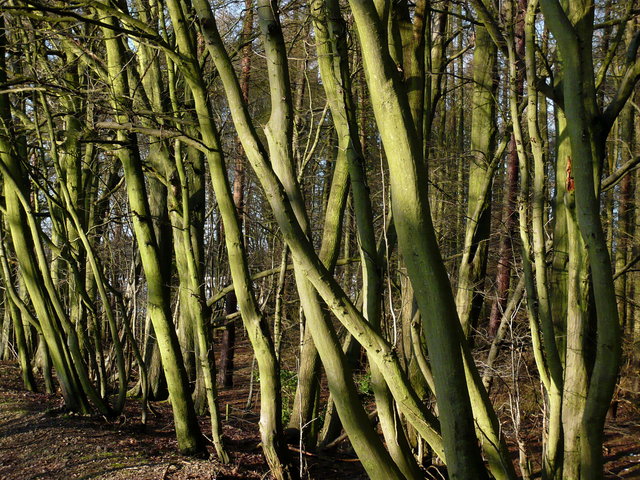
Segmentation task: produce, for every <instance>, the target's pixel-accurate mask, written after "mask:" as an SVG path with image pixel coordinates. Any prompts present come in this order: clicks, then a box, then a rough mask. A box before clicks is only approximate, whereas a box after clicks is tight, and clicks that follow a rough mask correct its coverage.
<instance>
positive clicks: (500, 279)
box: [488, 0, 527, 339]
mask: <svg viewBox="0 0 640 480" xmlns="http://www.w3.org/2000/svg"><path fill="white" fill-rule="evenodd" d="M526 10H527V0H518V12H517V14H516V28H515V36H516V39H515V40H516V55H517V56H518V70H517V72H518V73H517V75H518V76H517V78H516V88H517V89H518V97H521V96H522V89H523V78H524V76H523V72H524V65H523V62H522V58H523V56H524V14H525V12H526ZM517 189H518V154H517V152H516V142H515V138H514V136H513V134H511V141H510V142H509V152H508V157H507V178H506V193H505V202H504V207H503V209H502V224H503V225H504V233H503V234H502V236H501V238H500V247H499V251H498V265H497V273H496V288H497V292H496V298H495V300H494V301H493V305H492V306H491V315H490V317H489V331H488V334H489V339H493V337H495V335H496V332H497V331H498V327H499V326H500V320H501V319H502V312H504V309H505V307H506V305H507V299H508V296H509V286H510V284H511V259H512V257H513V245H512V244H511V239H512V238H513V236H514V233H515V232H514V229H515V225H516V213H515V211H516V199H517V195H518V190H517Z"/></svg>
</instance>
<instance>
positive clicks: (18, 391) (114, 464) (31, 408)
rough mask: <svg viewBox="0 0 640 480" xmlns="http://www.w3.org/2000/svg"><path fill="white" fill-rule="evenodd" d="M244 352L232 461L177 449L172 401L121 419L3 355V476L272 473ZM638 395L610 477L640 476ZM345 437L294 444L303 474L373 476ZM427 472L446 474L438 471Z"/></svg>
mask: <svg viewBox="0 0 640 480" xmlns="http://www.w3.org/2000/svg"><path fill="white" fill-rule="evenodd" d="M243 357H244V358H243ZM243 357H242V356H241V357H240V359H242V360H243V361H241V362H238V366H240V367H241V368H239V369H238V374H237V377H236V385H238V386H237V387H236V388H232V389H226V390H222V391H221V392H220V407H221V410H222V416H223V425H224V427H223V430H224V436H225V440H226V444H227V446H228V449H229V451H230V454H231V463H230V464H228V465H221V464H220V463H219V462H218V461H217V460H216V459H215V458H212V459H194V458H189V457H184V456H181V455H180V454H178V453H177V444H176V440H175V436H174V431H173V422H172V416H171V409H170V406H169V405H168V403H167V402H154V403H153V404H152V406H153V413H151V412H150V413H149V415H148V421H147V425H142V424H141V421H140V402H139V401H137V400H135V399H130V400H129V401H128V402H127V406H126V409H125V411H124V413H123V415H121V417H120V418H118V419H117V420H108V419H106V418H104V417H100V416H80V415H75V414H70V413H68V412H66V411H65V410H64V408H63V404H62V401H61V397H60V396H59V395H47V394H42V393H31V392H27V391H25V389H24V387H23V385H22V382H21V377H20V371H19V368H18V367H17V366H16V365H15V364H13V363H7V362H4V363H3V362H0V480H30V479H34V480H35V479H42V480H58V479H59V480H66V479H109V480H124V479H133V480H169V479H171V480H178V479H180V480H182V479H220V480H222V479H263V478H269V475H268V470H267V467H266V464H265V462H264V460H263V457H262V455H261V449H260V438H259V434H258V430H257V424H258V406H257V405H256V402H255V401H254V402H253V404H254V405H253V406H252V407H251V408H249V409H248V410H247V409H245V406H246V403H247V398H248V391H249V378H251V357H250V356H248V355H247V356H243ZM240 359H239V360H240ZM256 389H257V385H255V386H254V391H255V390H256ZM636 400H637V398H636V399H634V401H633V402H629V401H625V402H620V407H619V409H618V414H617V416H616V419H615V420H611V421H610V422H608V425H607V429H606V444H605V450H604V451H605V455H606V462H607V463H606V466H605V471H606V474H607V478H625V479H631V478H640V415H639V412H640V405H638V404H637V401H636ZM201 421H202V425H201V426H202V431H203V432H205V434H206V433H207V431H208V428H209V426H208V423H206V421H205V419H204V418H201ZM526 437H527V440H529V439H531V442H535V439H536V438H539V431H538V432H535V431H529V432H528V434H527V435H526ZM345 443H346V444H347V445H344V444H343V449H342V450H338V451H332V452H325V453H322V454H317V455H311V454H304V455H301V454H300V452H299V451H296V449H295V447H294V446H291V447H290V449H291V454H292V456H294V457H295V458H296V462H297V463H298V464H299V459H300V458H301V459H302V460H303V462H302V464H303V467H304V469H305V470H304V478H313V479H318V478H320V479H322V480H332V479H338V478H341V479H344V478H348V479H349V480H359V479H365V478H367V477H366V475H365V474H364V472H363V470H362V467H361V465H360V464H359V462H358V461H357V460H356V459H355V457H354V455H353V454H352V453H351V452H350V451H349V449H348V442H345ZM527 449H528V450H530V451H531V452H534V453H535V452H536V450H539V445H536V444H535V443H531V444H528V445H527ZM209 451H210V452H212V448H209ZM515 457H517V452H516V451H515V449H514V458H515ZM533 470H534V472H535V471H536V470H537V467H536V465H533ZM534 477H535V475H534ZM425 478H444V477H443V476H442V475H440V474H437V472H435V470H432V471H431V473H430V472H427V473H426V474H425Z"/></svg>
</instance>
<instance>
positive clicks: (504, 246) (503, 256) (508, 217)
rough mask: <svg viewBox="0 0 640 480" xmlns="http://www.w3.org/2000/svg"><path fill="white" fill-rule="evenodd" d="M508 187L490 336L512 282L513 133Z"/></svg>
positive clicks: (515, 164)
mask: <svg viewBox="0 0 640 480" xmlns="http://www.w3.org/2000/svg"><path fill="white" fill-rule="evenodd" d="M506 183H507V185H506V187H507V189H506V195H505V197H506V198H505V203H504V208H503V210H502V223H503V225H504V233H503V234H502V236H501V237H500V248H499V253H498V267H497V273H496V287H497V293H496V299H495V300H494V302H493V305H492V307H491V316H490V317H489V338H491V339H492V338H493V337H494V336H495V335H496V332H497V331H498V327H499V326H500V319H501V318H502V312H503V311H504V309H505V307H506V305H507V299H508V294H509V285H510V284H511V258H512V256H513V246H512V245H511V239H512V238H513V235H514V228H515V224H516V213H515V210H516V197H517V194H518V191H517V189H518V154H517V153H516V142H515V139H514V137H513V135H511V141H510V142H509V153H508V157H507V181H506Z"/></svg>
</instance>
